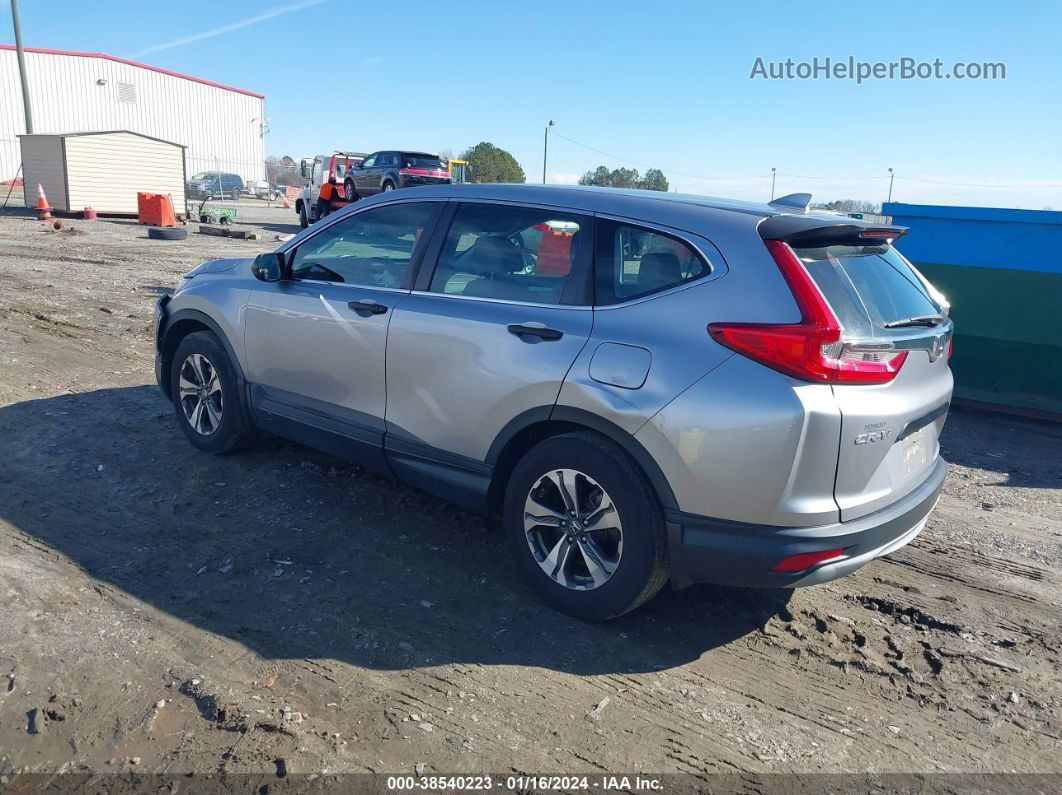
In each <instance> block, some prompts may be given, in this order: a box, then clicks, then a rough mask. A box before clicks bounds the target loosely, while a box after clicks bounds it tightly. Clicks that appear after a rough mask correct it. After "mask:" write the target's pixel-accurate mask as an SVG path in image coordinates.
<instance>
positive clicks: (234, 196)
mask: <svg viewBox="0 0 1062 795" xmlns="http://www.w3.org/2000/svg"><path fill="white" fill-rule="evenodd" d="M241 196H243V191H242V190H240V189H239V188H237V189H236V190H234V191H233V192H232V200H233V201H234V202H238V201H239V200H240V197H241Z"/></svg>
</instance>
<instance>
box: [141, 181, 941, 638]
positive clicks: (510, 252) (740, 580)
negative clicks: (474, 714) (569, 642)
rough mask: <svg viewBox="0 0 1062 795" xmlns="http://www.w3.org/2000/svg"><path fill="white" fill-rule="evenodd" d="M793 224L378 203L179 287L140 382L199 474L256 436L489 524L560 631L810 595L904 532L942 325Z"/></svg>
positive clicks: (893, 272) (934, 469)
mask: <svg viewBox="0 0 1062 795" xmlns="http://www.w3.org/2000/svg"><path fill="white" fill-rule="evenodd" d="M809 199H810V197H809V196H807V194H798V195H796V196H791V197H785V198H783V199H779V200H777V201H775V202H773V203H771V204H769V205H761V204H750V203H741V202H728V201H719V200H715V199H709V198H705V197H700V196H677V195H673V194H660V193H650V192H643V191H622V190H614V189H607V188H606V189H596V188H574V187H572V188H569V187H537V186H524V185H453V186H439V187H421V188H414V189H410V190H406V191H400V192H392V193H387V194H382V195H379V196H376V197H374V198H370V199H368V200H365V201H362V202H358V203H357V204H356V205H353V206H352V207H350V208H348V209H347V210H345V211H342V212H339V213H337V214H335V215H333V216H331V217H329V218H328V219H327V221H326V222H325V223H321V224H317V225H315V226H313V227H312V228H310V229H307V230H305V231H303V232H302V233H301V234H299V235H297V236H296V237H294V238H292V239H291V240H289V241H287V242H286V243H284V244H283V245H282V246H280V248H278V249H277V250H276V251H275V252H272V253H268V254H262V255H260V256H258V257H257V258H256V259H254V260H253V261H251V260H241V259H225V260H218V261H215V262H208V263H206V264H204V265H201V266H199V267H198V268H196V269H195V270H193V271H192V272H191V273H189V274H187V275H186V276H185V281H184V283H183V284H182V285H180V286H179V287H178V289H177V290H176V292H175V293H174V294H173V295H172V296H163V297H162V298H161V299H160V300H159V303H158V309H157V315H156V344H157V355H156V358H155V369H156V374H157V377H158V381H159V385H160V386H161V387H162V390H163V392H164V393H165V394H166V396H167V398H169V399H170V400H172V402H173V405H174V407H175V410H176V415H177V420H178V423H179V424H180V426H181V429H182V430H183V431H184V433H185V435H186V436H187V437H188V439H189V440H190V441H191V442H192V444H194V445H195V446H196V447H198V448H199V449H201V450H206V451H210V452H226V451H230V450H234V449H236V448H237V447H239V446H241V445H244V444H246V443H247V442H249V441H250V440H252V439H253V438H254V436H255V433H256V432H257V431H258V430H261V431H266V432H269V433H273V434H279V435H282V436H286V437H289V438H292V439H295V440H297V441H301V442H304V443H306V444H309V445H312V446H314V447H317V448H320V449H322V450H325V451H328V452H330V453H333V454H336V455H339V456H343V457H346V458H349V459H353V460H355V461H357V462H359V463H360V464H362V465H364V466H366V467H368V468H371V469H374V470H377V471H380V472H383V473H387V474H391V475H394V476H397V477H399V478H402V479H403V480H406V481H408V482H410V483H412V484H415V485H416V486H418V487H420V488H423V489H425V490H426V491H429V492H432V493H434V494H437V495H439V496H441V497H443V498H445V499H447V500H450V501H452V502H455V503H458V504H460V505H463V506H465V507H467V508H470V509H472V510H474V511H479V512H482V513H484V514H486V515H490V516H495V517H500V518H501V520H502V525H503V527H504V532H505V535H506V536H507V539H508V542H509V544H510V545H511V548H512V552H513V555H514V556H515V559H516V562H517V565H518V567H519V568H520V570H521V571H522V573H523V575H524V576H525V577H526V578H527V579H528V581H529V582H530V583H531V585H532V586H533V587H534V589H535V590H536V591H537V592H538V593H539V594H540V595H541V596H542V598H543V599H545V601H547V602H548V603H549V604H551V605H553V606H554V607H556V608H558V609H560V610H562V611H565V612H567V613H570V614H573V615H576V616H580V617H583V618H590V619H606V618H611V617H614V616H618V615H621V614H622V613H625V612H627V611H629V610H632V609H634V608H635V607H637V606H638V605H640V604H642V603H643V602H645V601H646V600H647V599H649V598H650V597H652V596H653V594H655V593H656V592H657V591H658V590H659V589H660V588H661V586H663V584H664V583H665V582H668V581H669V580H670V582H671V583H672V585H673V586H674V587H676V588H682V587H685V586H688V585H690V584H692V583H694V582H713V583H723V584H730V585H745V586H780V587H791V586H798V585H812V584H815V583H821V582H825V581H827V580H832V579H834V578H836V577H839V576H841V575H844V574H847V573H848V572H851V571H854V570H855V569H857V568H859V567H860V566H862V565H863V564H865V563H867V562H869V561H871V560H873V559H874V558H876V557H879V556H881V555H884V554H887V553H889V552H891V551H893V550H895V549H898V548H899V547H901V546H903V545H904V544H906V543H908V542H909V541H910V540H911V539H912V538H914V537H915V536H916V535H917V534H918V532H919V531H920V530H921V529H922V527H923V526H924V525H925V522H926V517H927V516H928V514H929V512H930V510H931V509H932V508H933V505H934V503H935V501H936V499H937V493H938V491H939V489H940V485H941V482H942V481H943V479H944V472H945V464H944V462H943V461H942V460H941V458H940V457H939V454H938V453H939V446H938V444H937V439H938V437H939V434H940V431H941V428H942V427H943V424H944V418H945V415H946V413H947V410H948V404H949V400H950V397H951V388H952V378H951V373H950V371H949V369H948V356H949V354H950V344H951V336H952V323H951V321H950V320H949V319H948V317H947V310H948V305H947V302H946V301H945V300H944V298H943V296H941V295H940V294H939V293H938V292H937V291H935V290H934V289H933V287H932V286H931V285H930V284H929V283H928V282H927V281H926V280H925V279H924V278H923V277H922V276H921V275H920V274H919V273H918V271H916V270H915V269H914V268H913V267H912V266H911V264H910V263H909V262H907V261H906V260H905V259H904V258H903V257H902V256H901V255H900V254H899V253H898V252H897V251H896V250H895V249H894V248H893V247H892V245H891V244H892V242H893V241H894V240H895V239H896V238H897V237H899V236H900V235H902V234H903V231H904V230H902V229H897V228H890V227H882V226H880V225H875V224H870V223H866V222H863V221H859V220H855V219H851V218H846V217H843V216H838V215H830V214H816V213H814V212H808V211H807V202H808V200H809Z"/></svg>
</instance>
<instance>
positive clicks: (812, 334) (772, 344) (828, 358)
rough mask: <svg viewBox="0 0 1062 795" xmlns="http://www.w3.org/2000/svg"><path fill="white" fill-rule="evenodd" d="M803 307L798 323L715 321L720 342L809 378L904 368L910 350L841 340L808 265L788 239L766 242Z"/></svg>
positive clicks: (856, 380) (854, 380)
mask: <svg viewBox="0 0 1062 795" xmlns="http://www.w3.org/2000/svg"><path fill="white" fill-rule="evenodd" d="M765 243H766V245H767V250H768V251H770V252H771V256H772V257H773V258H774V261H775V263H776V264H777V265H778V269H779V270H780V271H781V272H782V276H783V277H784V278H785V280H786V283H787V284H788V285H789V289H790V291H791V292H792V293H793V298H794V299H795V300H796V303H797V306H798V307H799V308H800V314H801V319H800V322H799V323H784V324H783V323H712V324H710V325H709V326H708V332H709V333H710V334H711V335H712V337H713V338H714V339H715V341H716V342H718V343H719V344H721V345H725V346H726V347H728V348H730V349H731V350H732V351H735V352H737V353H740V354H741V355H742V356H746V357H748V358H749V359H752V360H753V361H756V362H759V363H760V364H763V365H766V366H767V367H770V368H772V369H774V370H778V371H779V372H781V373H785V374H786V375H791V376H793V377H794V378H799V379H801V380H804V381H817V382H819V383H826V384H880V383H886V382H888V381H891V380H892V379H893V378H895V377H896V373H898V372H899V371H900V367H901V366H902V365H903V363H904V360H906V358H907V352H906V351H896V350H894V349H892V348H891V347H889V346H887V345H859V344H852V343H847V342H844V341H843V340H842V339H841V324H840V323H839V322H838V320H837V317H836V315H834V313H833V310H832V309H831V308H830V305H829V304H828V303H826V299H825V298H823V296H822V292H821V291H820V290H819V288H818V287H817V286H816V284H815V282H814V281H813V280H812V278H811V276H810V275H809V274H808V272H807V269H805V268H804V266H803V264H802V263H801V262H800V259H799V258H798V257H797V255H796V254H795V253H794V252H793V249H791V248H790V247H789V246H788V245H787V244H786V243H783V242H782V241H780V240H767V241H765Z"/></svg>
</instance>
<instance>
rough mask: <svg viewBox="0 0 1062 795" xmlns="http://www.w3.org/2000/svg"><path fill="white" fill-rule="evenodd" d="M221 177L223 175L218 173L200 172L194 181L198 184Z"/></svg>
mask: <svg viewBox="0 0 1062 795" xmlns="http://www.w3.org/2000/svg"><path fill="white" fill-rule="evenodd" d="M220 176H221V174H220V173H218V172H217V171H200V172H199V173H198V174H196V175H195V176H194V177H192V179H194V180H196V181H197V182H201V181H203V180H207V179H217V178H218V177H220Z"/></svg>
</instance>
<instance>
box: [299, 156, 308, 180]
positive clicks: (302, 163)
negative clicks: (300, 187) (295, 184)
mask: <svg viewBox="0 0 1062 795" xmlns="http://www.w3.org/2000/svg"><path fill="white" fill-rule="evenodd" d="M308 171H309V169H308V168H306V161H305V160H300V161H299V174H301V175H302V176H303V177H308V176H309V174H308V173H307V172H308Z"/></svg>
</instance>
